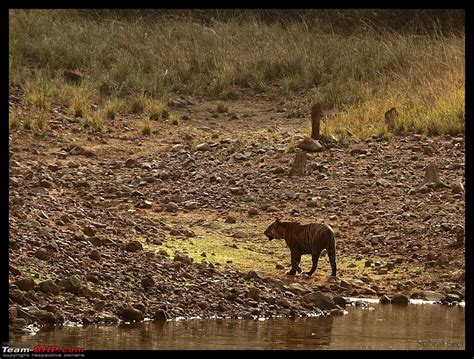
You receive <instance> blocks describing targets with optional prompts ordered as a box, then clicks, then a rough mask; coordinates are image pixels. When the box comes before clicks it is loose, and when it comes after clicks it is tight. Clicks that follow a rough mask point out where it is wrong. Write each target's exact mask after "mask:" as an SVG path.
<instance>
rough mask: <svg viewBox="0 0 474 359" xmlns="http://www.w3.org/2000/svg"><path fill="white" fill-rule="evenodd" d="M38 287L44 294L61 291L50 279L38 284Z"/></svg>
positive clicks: (55, 293) (56, 293)
mask: <svg viewBox="0 0 474 359" xmlns="http://www.w3.org/2000/svg"><path fill="white" fill-rule="evenodd" d="M38 287H39V289H40V290H41V291H42V292H44V293H46V294H53V295H58V294H59V293H60V291H61V289H60V287H59V286H58V285H57V284H56V283H54V282H53V281H52V280H51V279H47V280H45V281H43V282H40V283H39V284H38Z"/></svg>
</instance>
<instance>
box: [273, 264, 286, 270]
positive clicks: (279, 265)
mask: <svg viewBox="0 0 474 359" xmlns="http://www.w3.org/2000/svg"><path fill="white" fill-rule="evenodd" d="M275 268H276V269H278V270H282V269H285V266H284V265H282V264H277V265H276V266H275Z"/></svg>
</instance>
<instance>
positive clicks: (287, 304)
mask: <svg viewBox="0 0 474 359" xmlns="http://www.w3.org/2000/svg"><path fill="white" fill-rule="evenodd" d="M276 305H278V306H280V307H284V308H289V307H290V306H291V304H290V302H289V301H288V299H286V298H283V297H282V298H279V299H278V300H277V301H276Z"/></svg>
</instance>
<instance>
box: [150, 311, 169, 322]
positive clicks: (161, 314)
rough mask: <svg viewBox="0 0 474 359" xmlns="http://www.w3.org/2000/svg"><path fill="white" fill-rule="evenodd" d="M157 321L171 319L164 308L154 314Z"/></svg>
mask: <svg viewBox="0 0 474 359" xmlns="http://www.w3.org/2000/svg"><path fill="white" fill-rule="evenodd" d="M153 318H154V319H155V321H157V322H166V321H167V320H168V319H170V315H169V314H168V313H167V312H166V311H165V310H163V309H158V310H157V311H156V312H155V315H154V316H153Z"/></svg>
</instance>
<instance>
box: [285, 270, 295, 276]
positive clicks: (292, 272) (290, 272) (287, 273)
mask: <svg viewBox="0 0 474 359" xmlns="http://www.w3.org/2000/svg"><path fill="white" fill-rule="evenodd" d="M295 274H296V272H295V271H291V270H290V271H289V272H286V275H295Z"/></svg>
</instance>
